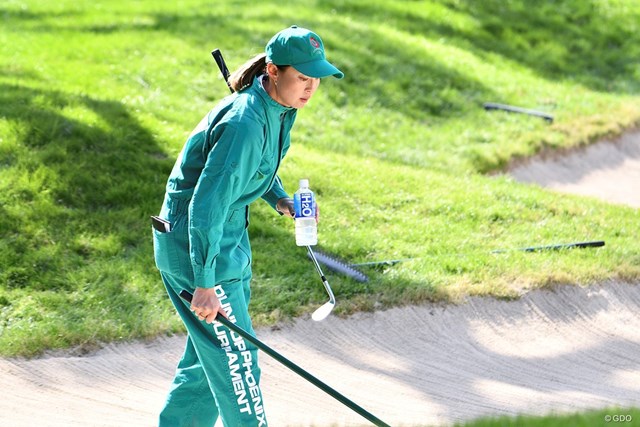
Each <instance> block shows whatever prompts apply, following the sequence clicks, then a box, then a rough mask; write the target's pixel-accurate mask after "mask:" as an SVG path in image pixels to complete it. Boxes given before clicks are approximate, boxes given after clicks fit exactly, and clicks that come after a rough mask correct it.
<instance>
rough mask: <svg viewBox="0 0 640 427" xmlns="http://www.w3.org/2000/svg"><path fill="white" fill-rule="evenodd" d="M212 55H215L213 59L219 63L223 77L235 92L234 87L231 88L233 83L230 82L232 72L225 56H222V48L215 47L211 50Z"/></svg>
mask: <svg viewBox="0 0 640 427" xmlns="http://www.w3.org/2000/svg"><path fill="white" fill-rule="evenodd" d="M211 56H213V59H214V60H215V61H216V64H218V68H219V69H220V73H221V74H222V77H223V78H224V81H225V83H227V87H228V88H229V90H230V91H231V93H233V88H231V85H230V84H229V76H231V72H229V69H228V68H227V64H226V63H225V62H224V58H223V57H222V52H220V49H213V50H212V51H211Z"/></svg>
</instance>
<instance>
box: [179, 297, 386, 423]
mask: <svg viewBox="0 0 640 427" xmlns="http://www.w3.org/2000/svg"><path fill="white" fill-rule="evenodd" d="M327 290H328V291H330V289H327ZM180 297H181V298H182V299H184V300H185V301H187V302H189V303H190V302H191V300H192V299H193V295H192V294H191V293H190V292H189V291H187V290H182V291H181V292H180ZM332 297H333V295H332ZM323 307H324V306H323ZM320 308H322V307H320ZM216 322H220V323H222V324H223V325H224V326H226V327H227V328H229V329H230V330H232V331H233V332H235V333H236V334H238V335H240V336H241V337H242V338H244V339H246V340H247V341H249V342H250V343H252V344H253V345H255V346H256V347H258V348H259V349H260V350H262V351H264V352H265V353H267V354H268V355H269V356H271V357H273V358H274V359H276V360H277V361H278V362H280V363H282V364H283V365H284V366H286V367H287V368H289V369H291V370H292V371H293V372H295V373H296V374H298V375H300V376H301V377H302V378H304V379H305V380H307V381H309V382H310V383H311V384H313V385H315V386H316V387H318V388H320V389H321V390H322V391H324V392H325V393H327V394H329V395H330V396H331V397H333V398H334V399H336V400H338V401H339V402H340V403H342V404H343V405H345V406H347V407H348V408H350V409H352V410H354V411H355V412H357V413H358V414H360V415H362V416H363V417H364V418H366V419H367V420H369V421H371V422H372V423H373V425H375V426H378V427H390V426H389V424H387V423H385V422H384V421H382V420H380V419H379V418H378V417H376V416H375V415H373V414H371V413H370V412H367V411H366V410H365V409H363V408H362V407H360V406H358V405H357V404H356V403H354V402H353V401H352V400H350V399H349V398H347V397H345V396H344V395H342V394H340V393H339V392H337V391H336V390H334V389H333V388H331V387H330V386H328V385H327V384H325V383H323V382H322V381H320V380H319V379H318V378H316V377H314V376H313V375H311V374H310V373H309V372H307V371H305V370H304V369H302V368H301V367H300V366H298V365H296V364H295V363H293V362H292V361H290V360H289V359H287V358H286V357H284V356H282V355H281V354H280V353H278V352H277V351H275V350H273V349H272V348H271V347H269V346H268V345H266V344H265V343H263V342H262V341H260V340H259V339H258V338H256V337H254V336H253V335H251V334H250V333H248V332H247V331H245V330H244V329H242V328H241V327H240V326H238V325H236V324H235V323H233V322H232V321H230V320H229V319H227V318H225V317H223V316H221V315H220V313H218V315H217V316H216ZM211 339H212V340H213V339H214V338H213V337H212V338H211ZM215 344H216V345H217V344H218V343H215Z"/></svg>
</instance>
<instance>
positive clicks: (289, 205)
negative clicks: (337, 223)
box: [276, 197, 320, 222]
mask: <svg viewBox="0 0 640 427" xmlns="http://www.w3.org/2000/svg"><path fill="white" fill-rule="evenodd" d="M276 210H277V211H278V212H280V213H281V214H283V215H284V216H288V217H289V218H295V217H296V209H295V207H294V206H293V199H290V198H289V197H283V198H282V199H279V200H278V202H277V203H276ZM319 221H320V206H318V203H317V202H316V222H319Z"/></svg>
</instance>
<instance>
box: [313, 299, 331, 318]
mask: <svg viewBox="0 0 640 427" xmlns="http://www.w3.org/2000/svg"><path fill="white" fill-rule="evenodd" d="M335 306H336V303H335V302H334V301H327V302H326V303H325V304H324V305H322V306H321V307H318V309H317V310H316V311H314V312H313V314H312V315H311V318H312V319H313V320H315V321H316V322H320V321H321V320H324V319H325V318H326V317H327V316H328V315H329V314H331V311H332V310H333V307H335Z"/></svg>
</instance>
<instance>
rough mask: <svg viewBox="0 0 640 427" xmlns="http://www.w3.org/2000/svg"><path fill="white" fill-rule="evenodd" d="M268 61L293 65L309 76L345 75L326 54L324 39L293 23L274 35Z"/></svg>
mask: <svg viewBox="0 0 640 427" xmlns="http://www.w3.org/2000/svg"><path fill="white" fill-rule="evenodd" d="M265 53H266V54H267V62H273V63H274V64H275V65H291V66H292V67H293V68H295V69H296V70H298V71H299V72H301V73H302V74H304V75H306V76H309V77H318V78H319V77H327V76H333V77H335V78H337V79H341V78H343V77H344V74H343V73H342V71H340V70H338V69H337V68H336V67H335V66H333V64H331V63H330V62H329V61H327V59H326V58H325V56H324V45H323V44H322V39H321V38H320V36H318V35H317V34H316V33H314V32H312V31H310V30H307V29H306V28H299V27H298V26H297V25H293V26H291V27H290V28H287V29H284V30H282V31H280V32H279V33H278V34H276V35H275V36H273V37H272V38H271V40H269V43H267V47H266V48H265Z"/></svg>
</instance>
